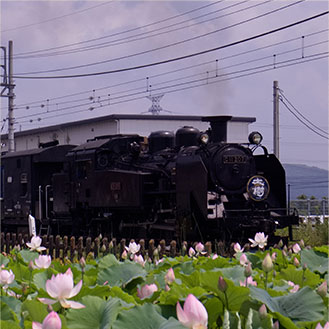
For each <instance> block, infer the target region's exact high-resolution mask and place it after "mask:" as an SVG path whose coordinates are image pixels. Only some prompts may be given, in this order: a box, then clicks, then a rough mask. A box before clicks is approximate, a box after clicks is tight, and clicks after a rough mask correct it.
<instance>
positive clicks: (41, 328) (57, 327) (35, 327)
mask: <svg viewBox="0 0 329 329" xmlns="http://www.w3.org/2000/svg"><path fill="white" fill-rule="evenodd" d="M61 328H62V321H61V319H60V317H59V316H58V314H57V313H56V312H54V311H52V312H50V313H49V314H48V315H47V316H46V317H45V318H44V320H43V322H42V323H39V322H32V329H61Z"/></svg>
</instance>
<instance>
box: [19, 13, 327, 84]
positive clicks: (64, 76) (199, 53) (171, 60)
mask: <svg viewBox="0 0 329 329" xmlns="http://www.w3.org/2000/svg"><path fill="white" fill-rule="evenodd" d="M328 12H329V11H325V12H322V13H320V14H317V15H314V16H311V17H308V18H306V19H303V20H300V21H297V22H294V23H291V24H288V25H285V26H282V27H279V28H276V29H273V30H270V31H267V32H264V33H260V34H257V35H254V36H252V37H249V38H246V39H242V40H239V41H235V42H232V43H228V44H226V45H223V46H218V47H215V48H211V49H207V50H203V51H199V52H196V53H192V54H189V55H184V56H180V57H175V58H171V59H167V60H163V61H159V62H153V63H149V64H144V65H138V66H132V67H126V68H121V69H116V70H110V71H102V72H94V73H84V74H75V75H57V76H43V77H41V76H39V77H38V76H37V77H35V76H34V77H33V76H19V75H15V76H14V78H15V79H67V78H81V77H88V76H96V75H104V74H111V73H119V72H126V71H132V70H137V69H142V68H146V67H151V66H156V65H161V64H167V63H171V62H175V61H179V60H183V59H187V58H191V57H195V56H200V55H204V54H206V53H210V52H213V51H216V50H220V49H224V48H228V47H232V46H235V45H238V44H241V43H245V42H248V41H251V40H255V39H258V38H261V37H264V36H266V35H270V34H273V33H276V32H279V31H282V30H285V29H288V28H291V27H293V26H296V25H299V24H302V23H305V22H308V21H310V20H313V19H316V18H319V17H321V16H324V15H327V14H328Z"/></svg>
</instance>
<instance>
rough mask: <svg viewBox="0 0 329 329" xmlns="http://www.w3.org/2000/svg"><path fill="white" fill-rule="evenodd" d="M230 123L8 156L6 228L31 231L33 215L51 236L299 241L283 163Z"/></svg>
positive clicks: (218, 120)
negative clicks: (235, 135)
mask: <svg viewBox="0 0 329 329" xmlns="http://www.w3.org/2000/svg"><path fill="white" fill-rule="evenodd" d="M230 118H231V117H228V116H215V117H203V118H202V120H203V121H207V122H209V123H210V128H209V129H208V130H207V131H205V132H200V131H199V130H198V129H196V128H193V127H187V126H186V127H182V128H180V129H178V130H177V131H176V133H175V134H174V133H172V132H169V131H156V132H152V133H151V134H150V135H149V137H148V138H146V137H143V136H139V135H109V136H100V137H96V138H94V139H92V140H88V141H87V142H86V143H84V144H82V145H79V146H74V145H56V142H54V143H53V142H51V143H45V144H42V145H40V148H39V149H36V150H27V151H21V152H12V153H7V154H6V155H4V156H3V157H2V172H1V173H2V188H1V189H2V191H1V193H2V202H1V203H2V205H1V211H2V216H1V219H2V229H3V230H4V229H5V230H7V231H13V230H15V231H17V230H24V229H26V225H27V217H28V215H29V214H32V215H33V216H34V217H35V218H36V219H37V220H38V222H39V224H40V228H44V227H47V233H49V232H50V230H51V232H52V234H73V235H81V234H82V235H94V236H96V235H98V234H99V233H102V235H103V236H104V235H107V236H109V237H116V238H118V237H126V238H128V237H133V238H142V237H143V238H146V237H150V238H164V239H172V238H175V239H177V240H186V239H195V240H199V241H200V240H201V241H205V240H208V239H217V240H225V241H230V240H233V239H234V240H235V241H237V240H238V241H243V239H244V238H247V237H251V236H253V235H254V234H255V233H256V232H260V231H261V232H265V233H266V234H268V235H269V236H270V237H272V236H274V233H275V231H276V229H278V228H284V227H288V228H289V235H290V238H291V239H292V225H297V224H298V214H297V212H296V211H292V212H291V211H290V209H288V208H287V200H286V183H285V172H284V169H283V167H282V165H281V164H280V162H279V160H278V159H277V158H276V157H275V156H274V155H273V154H269V153H268V151H267V149H266V148H265V147H264V146H263V145H262V144H261V141H262V136H261V134H260V133H258V132H253V133H251V134H250V135H249V141H248V142H246V143H245V144H238V143H233V144H232V143H227V142H226V135H227V121H228V120H230ZM256 149H257V150H260V151H261V152H258V151H257V152H255V151H256ZM259 153H260V154H259ZM24 226H25V228H24Z"/></svg>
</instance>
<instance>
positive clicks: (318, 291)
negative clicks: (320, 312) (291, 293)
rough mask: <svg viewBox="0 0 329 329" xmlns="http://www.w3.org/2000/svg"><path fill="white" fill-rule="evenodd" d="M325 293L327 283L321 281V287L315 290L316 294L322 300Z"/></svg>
mask: <svg viewBox="0 0 329 329" xmlns="http://www.w3.org/2000/svg"><path fill="white" fill-rule="evenodd" d="M327 291H328V284H327V281H323V282H322V283H321V285H320V286H319V287H318V289H317V290H316V292H317V293H318V294H319V295H320V296H321V297H323V298H324V297H326V296H327Z"/></svg>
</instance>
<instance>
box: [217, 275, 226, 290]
mask: <svg viewBox="0 0 329 329" xmlns="http://www.w3.org/2000/svg"><path fill="white" fill-rule="evenodd" d="M218 289H219V290H220V291H222V292H225V291H226V290H227V283H226V281H225V280H224V278H223V277H222V276H220V277H219V279H218Z"/></svg>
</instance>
